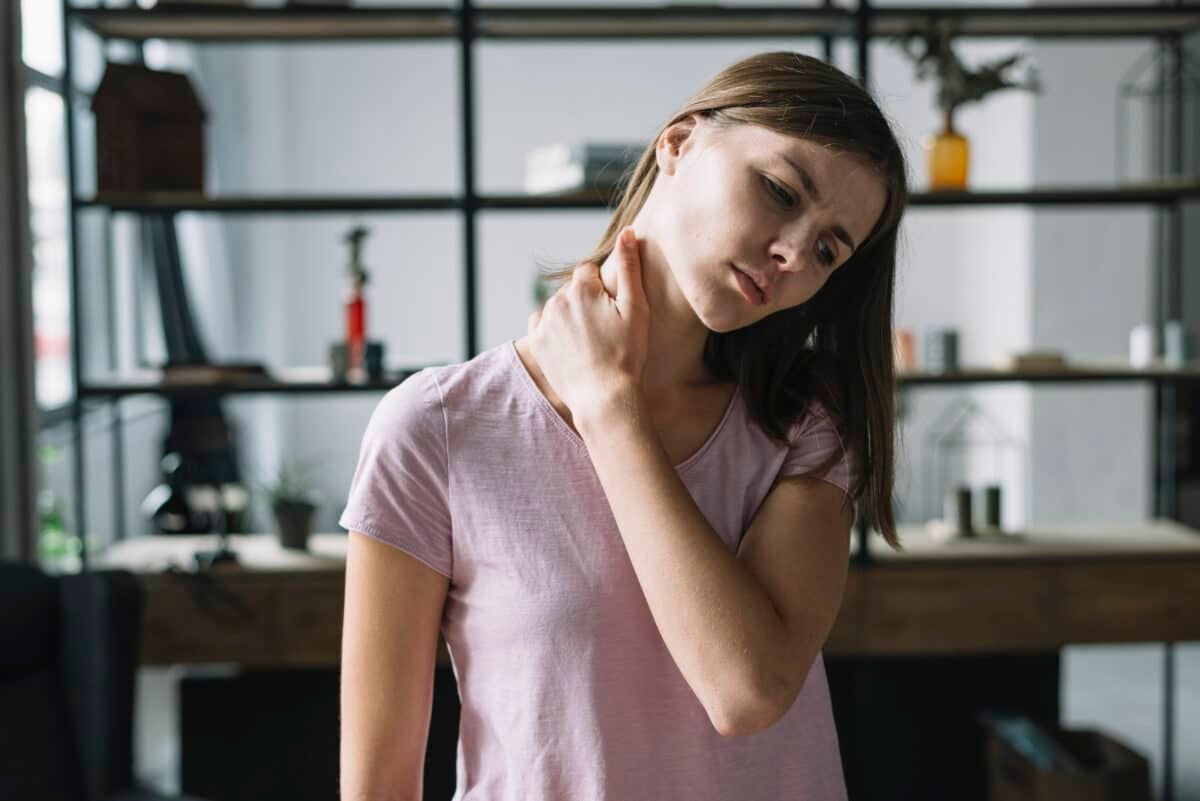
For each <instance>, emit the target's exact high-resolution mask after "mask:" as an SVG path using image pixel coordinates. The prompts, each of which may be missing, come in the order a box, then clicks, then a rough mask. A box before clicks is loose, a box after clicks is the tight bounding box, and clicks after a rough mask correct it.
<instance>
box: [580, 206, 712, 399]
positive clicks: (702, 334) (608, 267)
mask: <svg viewBox="0 0 1200 801" xmlns="http://www.w3.org/2000/svg"><path fill="white" fill-rule="evenodd" d="M647 228H648V226H647V227H644V226H642V225H639V224H638V222H637V221H636V220H635V221H634V230H636V231H637V232H638V238H639V239H640V240H641V243H640V244H641V253H640V255H641V262H642V285H643V288H644V290H645V293H646V300H647V301H648V302H649V304H650V337H649V349H648V352H647V358H646V369H645V372H644V373H643V374H642V390H643V392H645V394H646V395H647V397H656V396H658V397H663V396H667V395H670V394H673V393H677V392H680V391H685V390H691V389H695V388H697V387H699V386H704V385H711V384H712V383H713V379H712V377H711V376H710V375H709V374H708V370H707V369H706V368H705V366H704V359H703V354H704V343H705V340H706V339H707V337H708V329H707V328H706V327H705V326H704V324H703V323H701V322H700V320H699V318H697V317H696V313H695V312H694V311H693V310H692V307H691V305H690V304H689V303H688V302H687V298H685V297H684V296H683V293H682V292H681V291H680V290H679V285H678V283H676V281H675V276H674V275H673V274H672V272H671V268H670V265H668V264H667V262H666V260H665V259H664V258H663V254H662V251H661V250H659V248H658V247H657V246H656V245H655V244H654V238H653V236H652V235H648V234H647V233H645V231H646V229H647ZM643 237H644V238H643ZM600 279H601V280H602V281H603V282H604V288H605V289H606V290H607V291H608V294H610V295H612V296H613V297H616V294H617V267H616V263H615V257H614V256H613V255H610V256H609V257H608V258H607V259H605V260H604V264H602V265H601V266H600Z"/></svg>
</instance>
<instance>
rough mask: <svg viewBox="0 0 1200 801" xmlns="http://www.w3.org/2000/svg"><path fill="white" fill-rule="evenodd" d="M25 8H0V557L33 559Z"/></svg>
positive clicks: (12, 4) (34, 466)
mask: <svg viewBox="0 0 1200 801" xmlns="http://www.w3.org/2000/svg"><path fill="white" fill-rule="evenodd" d="M20 9H21V4H20V3H18V2H5V3H0V558H3V559H18V560H22V561H33V560H34V559H35V557H36V554H35V552H34V544H35V542H36V532H37V525H38V524H37V514H36V505H35V497H36V492H37V472H36V470H37V463H36V460H35V457H34V454H35V437H36V431H37V407H36V405H35V401H34V385H33V360H34V355H33V297H32V287H31V281H32V271H33V246H32V234H31V231H30V228H29V195H28V188H27V187H28V177H27V168H26V161H25V87H24V70H23V68H22V66H21V17H20V15H21V11H20Z"/></svg>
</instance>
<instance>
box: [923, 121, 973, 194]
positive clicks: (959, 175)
mask: <svg viewBox="0 0 1200 801" xmlns="http://www.w3.org/2000/svg"><path fill="white" fill-rule="evenodd" d="M925 151H926V155H927V157H928V160H929V162H928V163H929V188H930V189H966V188H967V169H968V166H969V164H970V157H971V148H970V144H969V143H968V142H967V138H966V137H965V136H963V135H962V134H960V133H959V132H958V131H956V130H954V113H953V112H950V111H948V112H946V114H945V117H944V119H943V124H942V131H941V133H939V134H937V135H935V136H930V137H927V138H926V140H925Z"/></svg>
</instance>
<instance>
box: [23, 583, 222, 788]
mask: <svg viewBox="0 0 1200 801" xmlns="http://www.w3.org/2000/svg"><path fill="white" fill-rule="evenodd" d="M144 603H145V600H144V597H143V592H142V587H141V585H140V584H139V583H138V580H137V577H136V576H134V575H133V574H132V573H130V572H128V571H125V570H98V571H90V572H86V573H79V574H69V575H61V576H59V575H49V574H47V573H45V572H43V571H42V570H40V569H39V568H38V567H37V566H36V565H32V564H27V563H20V562H2V561H0V799H30V800H31V801H33V800H35V799H36V801H60V800H61V801H165V799H166V797H165V796H163V795H161V794H158V793H154V792H152V791H149V790H147V789H145V788H142V787H139V786H137V785H136V784H135V782H134V780H133V718H134V689H135V679H136V676H137V666H138V659H139V652H140V649H141V627H142V613H143V609H144ZM176 799H178V800H179V801H187V799H186V798H184V797H181V796H177V797H176ZM191 801H199V799H194V798H193V799H191Z"/></svg>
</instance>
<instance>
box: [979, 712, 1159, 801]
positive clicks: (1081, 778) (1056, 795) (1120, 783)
mask: <svg viewBox="0 0 1200 801" xmlns="http://www.w3.org/2000/svg"><path fill="white" fill-rule="evenodd" d="M1047 730H1048V731H1051V733H1052V734H1053V736H1054V739H1055V740H1056V741H1057V742H1059V743H1061V744H1062V745H1063V746H1064V747H1065V748H1066V750H1067V751H1069V752H1070V753H1071V754H1072V755H1074V756H1075V757H1076V758H1077V759H1078V761H1079V762H1080V763H1082V765H1083V766H1084V768H1085V771H1084V772H1083V773H1081V774H1074V773H1066V772H1063V771H1057V770H1046V769H1043V768H1039V767H1038V766H1037V765H1034V764H1033V763H1032V762H1031V761H1030V760H1029V759H1028V758H1027V757H1025V756H1024V755H1022V754H1019V753H1017V751H1016V750H1015V749H1013V748H1012V746H1010V745H1009V744H1008V743H1007V742H1005V741H1004V740H1003V739H1001V738H1000V737H998V736H997V735H996V733H995V732H992V731H989V732H988V735H987V760H988V799H989V801H1151V794H1150V765H1149V762H1148V761H1147V760H1146V758H1145V757H1143V756H1142V755H1141V754H1138V753H1137V752H1135V751H1133V750H1131V749H1129V748H1127V747H1126V746H1125V745H1123V744H1121V743H1120V742H1118V741H1117V740H1114V739H1113V738H1111V737H1109V736H1108V735H1106V734H1104V733H1103V732H1100V731H1096V730H1093V729H1079V730H1068V729H1061V728H1054V729H1050V728H1049V727H1047Z"/></svg>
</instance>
